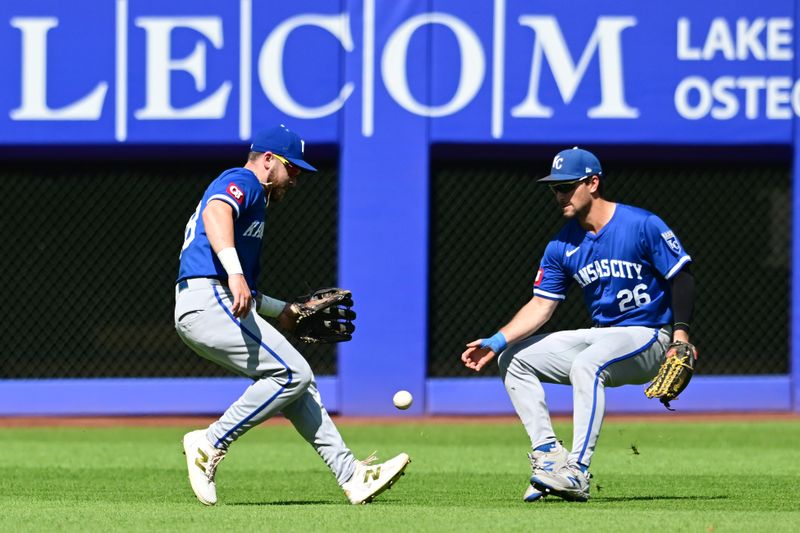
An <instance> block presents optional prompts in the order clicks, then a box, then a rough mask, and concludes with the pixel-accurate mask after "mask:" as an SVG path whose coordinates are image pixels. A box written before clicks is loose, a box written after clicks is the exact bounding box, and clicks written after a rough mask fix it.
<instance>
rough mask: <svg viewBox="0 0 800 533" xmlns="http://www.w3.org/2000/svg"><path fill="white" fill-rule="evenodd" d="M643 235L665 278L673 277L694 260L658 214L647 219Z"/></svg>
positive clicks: (655, 262) (655, 265)
mask: <svg viewBox="0 0 800 533" xmlns="http://www.w3.org/2000/svg"><path fill="white" fill-rule="evenodd" d="M643 237H644V244H645V246H646V247H647V249H648V251H649V255H650V257H651V259H652V261H653V266H654V267H655V269H656V270H658V272H659V273H661V275H662V276H664V278H665V279H671V278H672V277H673V276H674V275H675V274H677V273H678V271H679V270H680V269H681V267H683V265H685V264H686V263H690V262H691V261H692V258H691V257H690V256H689V254H687V253H686V250H684V249H683V246H682V245H681V242H680V241H679V240H678V237H677V236H676V235H675V233H673V232H672V230H671V229H669V227H667V225H666V224H665V223H664V221H663V220H661V219H660V218H659V217H657V216H656V215H651V216H649V217H648V218H647V220H646V221H645V224H644V236H643Z"/></svg>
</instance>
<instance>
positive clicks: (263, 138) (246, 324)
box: [175, 126, 409, 505]
mask: <svg viewBox="0 0 800 533" xmlns="http://www.w3.org/2000/svg"><path fill="white" fill-rule="evenodd" d="M315 170H316V169H315V168H314V167H313V166H311V165H309V164H308V163H306V162H305V161H304V160H303V141H302V140H301V139H300V137H298V136H297V134H295V133H294V132H292V131H290V130H289V129H287V128H285V127H284V126H279V127H275V128H271V129H268V130H265V131H262V132H260V133H259V134H257V135H256V136H255V138H254V139H253V143H252V145H251V147H250V154H249V157H248V161H247V163H246V164H245V166H244V167H243V168H233V169H229V170H226V171H225V172H223V173H222V174H220V176H219V177H218V178H216V179H215V180H214V181H213V182H212V183H211V185H209V187H208V189H206V192H205V194H204V195H203V198H202V200H201V201H200V203H199V204H198V205H197V210H196V211H195V212H194V214H193V215H192V216H191V218H190V219H189V222H188V224H187V225H186V234H185V240H184V242H183V248H182V251H181V258H180V273H179V275H178V280H177V285H176V302H175V328H176V330H177V331H178V335H179V336H180V337H181V339H182V340H183V341H184V342H185V343H186V345H187V346H189V347H190V348H191V349H192V350H194V351H195V352H197V354H198V355H200V356H201V357H204V358H206V359H208V360H210V361H213V362H214V363H216V364H218V365H220V366H222V367H224V368H227V369H228V370H230V371H232V372H235V373H237V374H240V375H243V376H247V377H249V378H250V379H252V380H253V383H252V384H251V385H250V386H249V387H248V388H247V390H245V392H244V394H243V395H242V396H241V398H239V399H238V400H237V401H236V402H234V403H233V405H231V406H230V407H229V408H228V410H227V411H225V413H224V414H223V415H222V417H221V418H220V419H219V420H217V421H216V422H214V423H213V424H211V425H210V426H209V427H208V428H206V429H201V430H197V431H192V432H189V433H187V434H186V435H185V436H184V437H183V449H184V453H185V454H186V464H187V467H188V469H189V481H190V483H191V486H192V490H193V491H194V493H195V495H196V496H197V499H199V500H200V502H202V503H203V504H205V505H214V504H215V503H216V502H217V492H216V484H215V477H216V473H217V468H218V466H219V463H220V461H222V459H223V458H224V457H225V454H226V453H227V451H228V448H229V446H230V445H231V444H232V443H233V442H234V441H235V440H236V439H238V438H239V437H241V436H242V435H243V434H244V433H245V432H247V431H248V430H249V429H250V428H252V427H254V426H255V425H257V424H259V423H261V422H263V421H265V420H267V419H268V418H271V417H272V416H274V415H276V414H278V413H282V414H283V415H284V416H285V417H286V418H288V419H289V420H290V421H291V422H292V424H293V425H294V427H295V429H297V431H298V432H299V433H300V434H301V435H302V436H303V438H305V439H306V440H307V441H308V443H309V444H311V445H312V446H313V447H314V449H315V450H316V451H317V453H318V454H319V455H320V457H322V459H323V461H325V464H327V465H328V467H329V468H330V469H331V471H332V472H333V475H334V476H335V477H336V480H337V481H338V483H339V485H340V486H341V487H342V489H343V490H344V493H345V495H346V496H347V498H348V499H349V500H350V502H351V503H353V504H360V503H368V502H370V501H371V500H372V498H374V497H375V496H376V495H377V494H379V493H381V492H382V491H383V490H385V489H386V488H388V487H390V486H391V485H392V483H394V482H395V481H396V480H397V479H398V478H399V477H400V475H401V474H402V473H403V471H404V470H405V468H406V466H407V465H408V463H409V457H408V455H406V454H405V453H401V454H400V455H398V456H396V457H394V458H393V459H390V460H388V461H386V462H385V463H382V464H375V465H371V464H370V463H371V462H372V460H371V459H367V460H364V461H358V460H356V459H355V457H353V454H352V453H351V451H350V450H349V449H348V448H347V446H346V445H345V443H344V441H343V440H342V436H341V435H340V434H339V430H338V429H337V428H336V425H334V423H333V421H332V420H331V418H330V416H328V413H327V411H326V410H325V407H323V405H322V401H321V399H320V395H319V392H318V390H317V387H316V384H315V381H314V375H313V373H312V372H311V368H310V367H309V365H308V363H307V362H306V360H305V359H304V358H303V356H302V355H300V353H299V352H298V351H297V350H296V349H295V348H294V347H293V346H292V345H291V344H290V343H289V341H288V340H287V339H286V338H285V337H284V336H283V335H282V334H281V333H280V332H279V331H278V330H277V329H275V328H274V327H272V326H271V325H270V324H269V323H268V322H267V321H266V320H265V319H264V318H263V317H262V316H261V315H264V316H267V317H274V318H277V320H278V323H279V324H280V326H281V328H282V329H285V330H288V331H294V332H295V333H296V334H298V336H299V337H300V338H302V339H303V340H306V341H309V342H314V341H317V342H338V341H344V340H349V339H350V338H351V334H352V332H353V330H354V326H353V323H352V321H353V319H354V318H355V313H354V312H353V311H352V310H351V306H352V299H351V297H350V293H349V291H344V290H341V289H325V290H321V291H317V292H316V293H314V294H313V295H310V296H309V297H307V298H304V299H303V300H302V301H299V302H294V303H286V302H283V301H280V300H276V299H274V298H271V297H268V296H266V295H263V294H260V293H257V292H255V291H252V290H251V289H253V288H255V286H256V280H257V279H258V270H259V255H260V252H261V239H262V236H263V234H264V223H265V210H266V207H267V206H268V205H269V202H270V200H271V201H280V200H281V199H282V198H283V196H284V195H285V194H286V193H287V192H288V191H289V190H290V189H291V188H293V187H294V186H295V185H296V183H297V180H298V178H299V176H300V174H301V173H306V172H314V171H315ZM254 311H256V312H254ZM301 330H302V331H301Z"/></svg>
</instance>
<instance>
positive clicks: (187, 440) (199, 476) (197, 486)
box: [183, 429, 226, 505]
mask: <svg viewBox="0 0 800 533" xmlns="http://www.w3.org/2000/svg"><path fill="white" fill-rule="evenodd" d="M183 453H184V455H186V467H187V468H188V469H189V483H191V485H192V490H193V491H194V495H195V496H197V499H198V500H200V503H202V504H203V505H214V504H215V503H217V485H216V484H215V483H214V475H215V474H216V472H217V466H218V465H219V463H220V461H222V460H223V459H224V458H225V453H226V452H225V450H219V449H217V448H214V446H212V445H211V443H210V442H208V439H207V438H206V430H205V429H198V430H197V431H190V432H189V433H187V434H186V435H184V436H183Z"/></svg>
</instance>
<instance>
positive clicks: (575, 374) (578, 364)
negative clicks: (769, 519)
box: [569, 357, 597, 385]
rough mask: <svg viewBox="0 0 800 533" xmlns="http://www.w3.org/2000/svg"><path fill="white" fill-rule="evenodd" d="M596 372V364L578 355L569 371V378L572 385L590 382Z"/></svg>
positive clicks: (592, 380)
mask: <svg viewBox="0 0 800 533" xmlns="http://www.w3.org/2000/svg"><path fill="white" fill-rule="evenodd" d="M596 374H597V364H596V363H594V362H593V361H589V360H587V359H582V358H580V357H578V358H577V359H575V361H573V363H572V368H570V371H569V380H570V382H571V383H572V384H573V385H576V384H578V385H580V384H583V383H587V382H588V383H592V382H594V379H595V377H596Z"/></svg>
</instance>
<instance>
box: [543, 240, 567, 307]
mask: <svg viewBox="0 0 800 533" xmlns="http://www.w3.org/2000/svg"><path fill="white" fill-rule="evenodd" d="M559 257H561V255H560V254H559V253H558V241H550V243H549V244H548V245H547V248H545V250H544V255H543V256H542V261H541V263H539V270H538V271H537V272H536V280H535V281H534V282H533V294H534V296H539V297H541V298H546V299H548V300H556V301H559V302H560V301H561V300H564V299H565V298H566V297H567V289H568V288H569V284H570V281H571V280H572V278H570V277H569V276H567V274H566V272H565V271H564V267H563V265H562V264H561V261H559Z"/></svg>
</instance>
